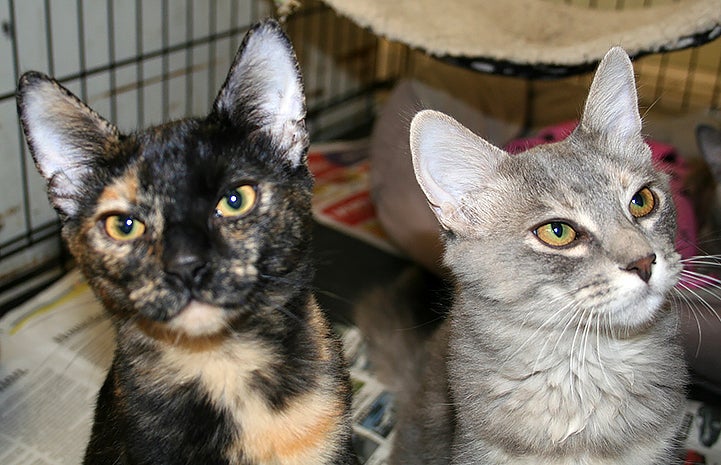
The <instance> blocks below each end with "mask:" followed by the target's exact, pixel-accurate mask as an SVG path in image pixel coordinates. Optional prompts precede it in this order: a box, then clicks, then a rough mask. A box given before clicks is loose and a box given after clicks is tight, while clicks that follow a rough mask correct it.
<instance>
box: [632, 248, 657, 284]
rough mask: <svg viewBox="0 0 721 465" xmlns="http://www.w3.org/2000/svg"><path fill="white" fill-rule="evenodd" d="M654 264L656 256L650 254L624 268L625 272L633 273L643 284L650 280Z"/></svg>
mask: <svg viewBox="0 0 721 465" xmlns="http://www.w3.org/2000/svg"><path fill="white" fill-rule="evenodd" d="M654 263H656V254H655V253H652V254H651V255H648V256H646V257H643V258H639V259H638V260H635V261H633V262H631V263H629V264H628V265H627V266H626V271H633V272H634V273H636V274H637V275H638V276H639V278H641V279H643V280H644V282H648V280H649V279H651V268H652V266H653V264H654Z"/></svg>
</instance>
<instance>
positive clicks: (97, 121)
mask: <svg viewBox="0 0 721 465" xmlns="http://www.w3.org/2000/svg"><path fill="white" fill-rule="evenodd" d="M17 105H18V114H19V115H20V121H21V123H22V126H23V130H24V132H25V137H26V139H27V142H28V146H29V147H30V152H31V153H32V156H33V159H34V160H35V165H36V166H37V168H38V171H40V174H41V175H42V176H43V177H44V178H45V180H46V181H47V183H48V197H49V198H50V202H51V203H52V204H53V206H54V207H55V209H56V210H57V211H58V213H60V214H61V216H64V217H70V216H74V215H75V214H76V213H77V210H78V204H79V201H80V198H81V196H82V194H83V192H84V186H85V181H86V175H87V174H88V172H89V171H90V168H91V166H92V165H93V164H94V163H95V162H96V161H97V159H99V158H102V157H104V156H107V154H108V153H109V151H110V150H111V147H112V146H113V145H114V144H117V142H118V140H119V133H118V130H117V128H116V127H115V126H113V125H112V124H110V123H109V122H107V121H106V120H105V119H103V118H102V117H101V116H100V115H98V114H97V113H96V112H94V111H93V110H92V109H90V108H89V107H88V106H87V105H85V104H84V103H83V102H81V101H80V99H78V98H77V97H75V96H74V95H73V94H72V93H70V91H68V90H67V89H65V88H64V87H63V86H61V85H60V84H59V83H58V82H57V81H55V80H54V79H52V78H50V77H48V76H45V75H44V74H41V73H37V72H33V71H31V72H28V73H25V74H24V75H23V76H22V77H21V78H20V82H19V84H18V91H17Z"/></svg>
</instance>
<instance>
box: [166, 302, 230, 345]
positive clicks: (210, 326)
mask: <svg viewBox="0 0 721 465" xmlns="http://www.w3.org/2000/svg"><path fill="white" fill-rule="evenodd" d="M226 323H227V320H226V318H225V312H224V311H223V309H221V308H219V307H216V306H213V305H208V304H204V303H201V302H196V301H191V302H190V303H189V304H188V305H187V306H186V307H185V308H183V310H181V311H180V313H179V314H178V315H176V316H175V317H174V318H173V319H172V320H170V321H169V322H168V323H167V326H168V328H170V329H171V330H173V331H177V332H180V333H183V334H185V335H187V336H190V337H202V336H212V335H213V334H217V333H218V332H220V331H221V330H223V328H225V325H226Z"/></svg>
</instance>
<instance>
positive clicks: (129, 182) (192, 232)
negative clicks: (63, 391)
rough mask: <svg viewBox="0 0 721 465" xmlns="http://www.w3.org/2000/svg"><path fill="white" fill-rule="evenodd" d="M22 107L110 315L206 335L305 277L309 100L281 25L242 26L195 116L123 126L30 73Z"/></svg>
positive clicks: (56, 201) (56, 200)
mask: <svg viewBox="0 0 721 465" xmlns="http://www.w3.org/2000/svg"><path fill="white" fill-rule="evenodd" d="M18 109H19V113H20V116H21V119H22V124H23V127H24V130H25V134H26V136H27V139H28V143H29V146H30V149H31V151H32V154H33V157H34V159H35V162H36V165H37V167H38V169H39V171H40V173H41V174H42V175H43V176H44V177H45V178H46V180H47V182H48V191H49V197H50V201H51V202H52V204H53V206H54V207H55V208H56V210H57V211H58V213H59V215H60V217H61V220H62V224H63V230H62V231H63V237H64V239H65V240H66V242H67V244H68V246H69V248H70V251H71V252H72V254H73V255H74V257H75V258H76V260H77V262H78V264H79V266H80V267H81V268H82V270H83V272H84V273H85V275H86V276H87V278H88V280H89V282H90V284H91V286H92V287H93V289H94V290H95V292H96V294H97V295H98V297H99V298H100V299H101V300H102V301H103V303H104V304H105V306H106V308H108V309H109V310H110V312H111V313H112V315H113V316H114V317H115V319H116V321H120V322H122V321H128V320H129V319H133V320H135V319H136V318H137V321H140V322H141V323H143V324H146V325H149V327H155V328H162V329H163V330H164V331H169V332H170V333H171V334H175V335H176V336H177V335H187V336H208V335H212V334H216V333H218V332H220V331H222V330H223V328H226V327H228V326H232V325H233V324H235V323H237V322H238V321H240V319H242V318H244V317H245V316H247V315H248V314H249V312H261V311H268V312H271V311H272V310H271V309H272V308H274V307H275V306H278V305H279V304H282V303H283V302H281V301H276V300H279V299H281V297H280V296H283V295H292V292H291V293H288V290H289V287H290V288H291V290H292V287H293V286H302V285H304V284H307V283H308V281H309V280H310V279H311V277H312V276H311V275H312V273H311V271H310V269H309V260H308V253H309V251H308V249H309V229H310V226H311V219H310V196H311V186H312V179H311V176H310V174H309V172H308V169H307V165H306V153H307V147H308V134H307V132H306V128H305V122H304V117H305V101H304V97H303V89H302V84H301V78H300V74H299V70H298V66H297V62H296V59H295V56H294V54H293V51H292V48H291V45H290V43H289V41H288V39H287V37H286V36H285V35H284V34H283V33H282V31H281V29H280V26H278V24H277V23H275V22H273V21H267V22H264V23H261V24H260V25H259V26H256V27H255V28H254V29H253V30H251V31H250V32H249V33H248V34H247V36H246V38H245V40H244V42H243V44H242V45H241V47H240V50H239V51H238V55H237V56H236V59H235V62H234V63H233V66H232V68H231V70H230V72H229V74H228V77H227V79H226V81H225V83H224V84H223V86H222V88H221V90H220V92H219V94H218V96H217V98H216V100H215V102H214V104H213V107H212V110H211V112H210V114H209V115H208V116H207V117H205V118H192V119H182V120H179V121H174V122H170V123H167V124H163V125H160V126H156V127H151V128H149V129H146V130H141V131H137V132H134V133H131V134H127V135H126V134H121V133H120V132H119V131H118V130H117V129H116V128H115V127H114V126H113V125H112V124H110V123H109V122H108V121H106V120H104V119H103V118H102V117H100V116H99V115H98V114H97V113H95V112H94V111H93V110H91V109H90V108H89V107H87V106H86V105H85V104H83V103H82V102H81V101H80V100H79V99H78V98H76V97H75V96H73V95H72V94H71V93H70V92H69V91H67V90H66V89H64V88H63V87H61V86H60V84H58V83H57V82H56V81H54V80H53V79H51V78H49V77H47V76H44V75H42V74H39V73H35V72H30V73H27V74H25V75H24V76H23V77H22V79H21V81H20V85H19V90H18Z"/></svg>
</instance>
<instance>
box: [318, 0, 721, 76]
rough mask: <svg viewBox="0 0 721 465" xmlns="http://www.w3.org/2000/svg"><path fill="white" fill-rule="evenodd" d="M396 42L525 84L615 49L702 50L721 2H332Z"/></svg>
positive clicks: (720, 31) (715, 30)
mask: <svg viewBox="0 0 721 465" xmlns="http://www.w3.org/2000/svg"><path fill="white" fill-rule="evenodd" d="M325 2H326V3H327V4H329V5H330V6H331V7H332V8H334V9H335V10H336V11H337V12H338V13H340V14H341V15H343V16H347V17H349V18H350V19H352V20H353V21H354V22H356V23H357V24H359V25H360V26H362V27H368V28H370V29H371V30H372V31H373V32H374V33H375V34H377V35H380V36H383V37H386V38H388V39H390V40H393V41H398V42H402V43H405V44H407V45H409V46H411V47H413V48H417V49H420V50H422V51H424V52H426V53H428V54H430V55H433V56H435V57H438V58H441V59H443V60H446V61H450V62H453V63H456V64H460V65H463V66H467V67H469V68H472V69H475V70H478V71H482V72H488V73H494V74H502V75H514V76H526V77H555V76H566V75H570V74H575V73H579V72H584V71H588V70H590V69H592V68H593V67H594V66H595V64H596V63H597V62H598V61H599V60H600V59H601V58H602V57H603V55H604V54H605V53H606V51H608V49H609V48H610V47H612V46H614V45H620V46H622V47H623V48H624V49H626V51H627V52H628V54H629V55H631V56H632V57H637V56H640V55H645V54H649V53H657V52H666V51H671V50H678V49H682V48H687V47H692V46H696V45H700V44H702V43H704V42H707V41H710V40H713V39H715V38H716V37H718V36H719V35H721V0H679V1H675V2H673V3H668V4H664V5H658V6H649V7H643V8H625V9H619V10H599V9H591V8H584V7H579V6H575V5H571V4H566V3H555V2H551V1H549V0H504V1H498V0H447V1H441V0H325Z"/></svg>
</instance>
